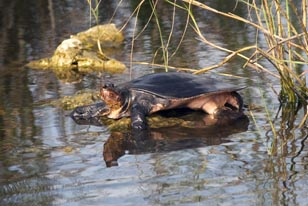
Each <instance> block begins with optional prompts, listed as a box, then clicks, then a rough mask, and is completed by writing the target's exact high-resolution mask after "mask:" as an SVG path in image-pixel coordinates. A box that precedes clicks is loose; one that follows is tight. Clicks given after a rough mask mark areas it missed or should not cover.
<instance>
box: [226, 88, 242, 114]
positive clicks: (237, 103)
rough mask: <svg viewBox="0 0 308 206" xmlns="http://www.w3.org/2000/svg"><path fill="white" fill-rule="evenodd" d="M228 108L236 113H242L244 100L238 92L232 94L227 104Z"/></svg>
mask: <svg viewBox="0 0 308 206" xmlns="http://www.w3.org/2000/svg"><path fill="white" fill-rule="evenodd" d="M225 106H226V107H228V108H230V109H232V110H234V111H239V112H240V111H242V109H243V98H242V97H241V95H239V93H237V92H231V94H230V96H229V98H228V99H227V101H226V104H225Z"/></svg>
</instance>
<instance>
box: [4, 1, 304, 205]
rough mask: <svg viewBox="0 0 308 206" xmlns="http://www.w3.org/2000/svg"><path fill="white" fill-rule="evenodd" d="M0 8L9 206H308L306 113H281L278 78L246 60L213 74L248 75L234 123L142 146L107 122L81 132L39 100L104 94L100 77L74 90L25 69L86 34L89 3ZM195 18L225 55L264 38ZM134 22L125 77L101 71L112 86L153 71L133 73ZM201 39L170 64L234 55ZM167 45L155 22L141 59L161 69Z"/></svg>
mask: <svg viewBox="0 0 308 206" xmlns="http://www.w3.org/2000/svg"><path fill="white" fill-rule="evenodd" d="M136 2H137V1H136ZM136 2H135V1H125V2H124V3H122V4H121V6H120V7H119V8H118V10H117V12H116V15H115V16H114V17H113V20H112V22H113V23H115V24H117V26H118V27H121V26H122V25H123V24H124V23H125V22H126V21H127V19H128V17H129V16H130V15H131V13H132V12H133V10H134V7H135V6H136V4H137V3H136ZM117 4H118V1H108V0H104V1H103V3H102V5H103V6H102V8H101V10H100V14H101V15H102V16H101V18H100V21H101V22H102V23H106V22H108V21H109V20H110V18H111V16H112V15H113V12H114V10H115V8H116V7H117ZM208 4H210V5H212V6H214V7H216V8H220V9H221V10H224V11H228V10H230V11H233V8H234V6H235V3H234V2H233V1H228V2H226V1H209V2H208ZM0 9H1V13H0V18H1V21H0V37H1V38H0V70H1V73H0V94H1V97H2V98H1V99H0V205H245V206H246V205H308V196H307V192H308V172H307V169H308V161H307V160H308V149H307V146H306V144H307V141H306V139H307V135H308V131H307V130H308V128H307V125H305V126H304V127H303V128H302V129H294V128H295V126H296V125H298V124H299V122H300V120H301V119H302V117H303V110H299V112H298V114H297V115H296V119H291V117H292V115H290V114H291V113H292V111H293V110H284V111H282V112H281V111H280V112H279V104H278V101H277V96H276V95H275V94H274V92H273V91H272V89H271V88H270V86H269V84H267V82H271V83H272V86H273V87H274V88H276V89H278V90H279V82H278V81H277V80H275V79H274V78H271V77H269V76H268V75H265V74H262V73H257V72H255V71H253V70H252V69H243V68H241V66H242V64H243V62H242V61H240V60H238V59H235V60H234V61H232V62H231V63H228V64H226V65H225V66H224V67H223V68H221V69H217V70H215V71H213V72H211V73H209V74H208V75H210V76H212V77H214V78H218V79H225V78H226V77H224V76H221V75H220V74H221V73H228V74H233V75H238V76H241V77H243V78H239V79H235V80H232V81H233V83H234V84H240V85H243V86H247V89H245V90H243V91H242V92H241V94H242V96H243V98H244V101H245V104H247V105H255V108H254V109H252V110H251V111H248V110H246V111H245V113H246V115H247V118H244V119H242V120H241V121H239V122H235V123H233V124H230V125H229V127H228V126H225V127H211V128H198V129H187V128H181V127H171V128H161V129H153V130H151V131H150V132H149V133H148V134H145V135H146V137H147V138H143V137H144V136H142V135H141V137H140V136H138V135H137V136H138V137H139V139H138V138H136V135H133V134H131V133H129V132H128V133H121V132H118V133H114V132H110V131H109V130H108V129H107V128H106V127H104V126H94V125H78V124H76V123H75V122H74V121H73V120H72V119H70V118H69V117H68V116H67V114H68V113H69V111H64V110H62V109H61V108H58V107H53V106H46V105H45V104H41V102H49V101H50V100H52V99H58V98H60V97H63V96H66V95H73V94H74V93H75V92H77V91H79V90H80V89H98V88H99V85H100V81H101V80H102V78H97V77H96V74H92V75H87V76H85V77H84V78H83V79H82V81H81V82H79V83H65V82H64V81H61V80H59V79H58V78H57V77H56V76H55V75H54V74H53V73H52V72H49V71H37V70H30V69H26V68H25V67H24V64H25V63H27V62H28V61H30V60H33V59H39V58H42V57H47V56H50V55H51V54H52V52H53V51H54V49H55V48H56V47H57V45H58V44H59V43H60V42H61V41H62V40H64V39H65V38H68V37H69V35H70V34H72V33H76V32H79V31H81V30H84V29H87V28H88V27H89V25H90V23H89V8H88V5H87V3H86V1H81V0H80V1H69V0H67V1H57V2H55V1H21V0H19V1H18V0H11V1H1V2H0ZM159 9H160V11H159V12H160V13H159V18H160V20H161V22H162V25H161V27H162V31H163V35H164V36H165V38H166V39H167V38H168V34H169V31H170V25H171V20H172V18H171V17H172V15H171V14H172V9H173V8H172V7H168V6H166V5H165V4H162V3H160V4H159ZM195 12H196V13H195V15H196V18H197V20H198V21H199V22H200V28H201V29H202V32H204V34H205V36H206V37H207V38H208V39H209V40H211V41H212V42H215V43H217V44H219V45H221V46H223V47H227V48H233V49H235V48H240V47H243V46H247V45H251V44H252V43H253V41H254V39H255V37H254V32H255V31H254V30H253V29H252V28H249V27H247V26H245V25H243V24H241V23H238V22H235V21H228V20H227V19H225V18H221V17H218V16H216V15H213V14H212V13H209V12H206V11H202V10H198V9H196V10H195ZM233 12H235V13H237V14H240V15H242V16H245V13H246V8H245V7H241V6H238V7H237V8H236V9H235V10H234V11H233ZM149 14H150V12H149V8H144V10H142V12H141V13H140V18H139V19H138V23H137V31H138V30H141V29H142V28H143V26H144V25H145V24H146V23H147V21H146V19H147V17H148V16H149ZM175 18H176V24H175V27H174V33H173V36H172V41H171V42H170V45H169V48H170V51H169V52H170V55H171V54H172V51H174V50H175V48H176V47H177V44H178V42H179V41H180V38H181V35H182V32H181V31H183V28H184V27H185V22H186V14H185V13H181V12H180V11H179V12H178V13H177V15H176V16H175ZM133 20H135V18H133ZM133 20H131V21H130V22H129V24H128V25H127V27H125V29H124V30H123V31H124V34H125V37H126V42H125V44H124V46H123V48H122V49H121V50H119V51H118V52H117V53H116V54H114V57H116V58H117V59H119V60H121V61H123V62H125V63H126V65H127V66H128V69H127V71H126V72H125V73H124V74H116V75H110V74H103V78H105V79H108V80H111V81H115V82H116V83H118V82H124V81H127V80H129V79H130V78H135V77H137V76H141V75H143V74H147V73H151V72H153V69H156V68H155V67H149V66H144V65H138V64H134V65H133V67H132V68H130V63H129V62H130V49H131V44H130V42H131V39H132V35H133V34H134V32H136V31H134V21H133ZM196 37H197V36H196V35H195V34H194V32H193V31H192V29H188V31H187V34H186V37H185V39H184V40H183V43H182V46H181V47H180V49H179V50H178V51H177V53H176V54H175V55H174V56H173V57H172V58H171V59H170V61H169V64H170V65H173V66H177V67H189V68H202V67H205V66H209V65H212V64H216V63H218V62H219V61H221V60H222V59H223V58H224V57H225V56H226V54H224V53H223V52H220V51H217V50H215V49H213V48H211V47H209V46H207V45H204V43H202V42H200V41H199V40H198V39H196ZM261 41H262V39H261ZM160 45H161V44H160V39H159V32H158V30H157V27H156V26H155V22H154V21H151V22H150V24H149V27H148V29H146V30H145V31H144V32H143V33H142V34H141V35H140V37H139V38H138V39H137V40H136V42H135V46H134V51H133V57H134V59H133V60H134V61H146V62H152V61H153V60H154V61H155V62H157V63H162V59H161V57H162V55H161V52H158V55H156V56H155V55H154V54H155V53H156V51H157V49H158V48H159V47H160ZM153 56H155V57H154V58H153ZM265 65H266V63H265ZM267 66H270V65H267ZM301 69H303V70H304V69H307V67H303V68H301ZM230 81H231V80H230ZM230 81H229V82H230ZM265 108H267V110H268V111H269V114H267V112H266V109H265ZM251 114H253V116H252V115H251ZM268 115H269V116H270V119H271V120H273V124H274V126H275V128H276V130H277V135H278V138H277V139H275V136H274V134H273V133H272V132H271V129H270V124H269V121H268V119H269V118H268ZM271 148H274V150H271ZM115 165H117V166H115ZM107 166H113V167H107Z"/></svg>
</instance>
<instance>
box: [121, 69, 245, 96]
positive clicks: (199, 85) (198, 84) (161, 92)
mask: <svg viewBox="0 0 308 206" xmlns="http://www.w3.org/2000/svg"><path fill="white" fill-rule="evenodd" d="M123 86H125V87H126V88H128V89H134V90H138V91H143V92H147V93H151V94H154V95H157V96H160V97H164V98H191V97H194V96H198V95H201V94H217V93H222V92H232V91H238V90H241V89H243V88H244V87H240V86H234V85H232V84H229V83H224V82H220V81H217V80H215V79H212V78H209V77H205V76H201V75H194V74H189V73H183V72H182V73H180V72H169V73H154V74H149V75H145V76H143V77H140V78H137V79H135V80H132V81H130V82H128V83H126V84H125V85H123Z"/></svg>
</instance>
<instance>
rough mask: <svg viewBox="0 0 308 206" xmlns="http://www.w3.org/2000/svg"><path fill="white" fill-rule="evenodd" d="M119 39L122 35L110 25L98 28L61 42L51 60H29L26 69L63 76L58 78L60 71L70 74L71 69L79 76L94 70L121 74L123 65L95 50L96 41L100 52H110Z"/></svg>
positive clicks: (117, 44) (123, 68) (117, 45)
mask: <svg viewBox="0 0 308 206" xmlns="http://www.w3.org/2000/svg"><path fill="white" fill-rule="evenodd" d="M123 40H124V37H123V34H122V33H121V32H120V31H119V30H118V29H117V28H116V27H115V25H114V24H107V25H98V26H95V27H93V28H90V29H89V30H87V31H84V32H80V33H78V34H76V35H72V36H71V38H70V39H66V40H64V41H63V42H62V43H61V44H60V45H59V46H58V47H57V49H56V50H55V52H54V54H53V56H52V57H50V58H43V59H39V60H36V61H31V62H29V63H28V64H27V67H30V68H34V69H51V70H54V71H55V72H56V73H57V76H58V77H60V78H61V77H62V76H67V75H61V74H60V73H61V72H63V73H65V72H68V71H70V72H71V71H72V70H73V71H74V72H75V73H79V74H86V73H92V72H97V71H98V72H103V71H107V72H110V73H122V72H123V71H124V70H125V69H126V66H125V65H124V64H123V63H122V62H120V61H118V60H116V59H112V58H109V57H108V56H107V55H106V54H105V53H102V52H101V51H99V50H98V48H97V42H99V43H100V45H101V47H102V50H103V51H104V48H106V51H108V53H112V49H113V48H118V47H120V45H121V44H122V42H123ZM70 75H71V74H70ZM77 76H78V75H77ZM78 77H80V76H78ZM65 79H66V78H65ZM67 79H69V78H67Z"/></svg>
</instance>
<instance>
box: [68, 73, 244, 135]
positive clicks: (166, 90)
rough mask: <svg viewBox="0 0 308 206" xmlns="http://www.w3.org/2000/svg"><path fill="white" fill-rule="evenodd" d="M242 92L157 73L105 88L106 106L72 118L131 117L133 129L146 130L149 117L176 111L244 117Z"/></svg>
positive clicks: (187, 76) (203, 80)
mask: <svg viewBox="0 0 308 206" xmlns="http://www.w3.org/2000/svg"><path fill="white" fill-rule="evenodd" d="M241 89H243V87H239V86H234V85H232V84H228V83H223V82H220V81H217V80H214V79H211V78H208V77H202V76H197V75H193V74H188V73H178V72H171V73H155V74H150V75H146V76H143V77H140V78H137V79H135V80H132V81H130V82H127V83H124V84H122V85H118V86H114V85H113V84H105V85H104V86H103V87H102V88H101V91H100V92H101V98H102V100H103V102H102V103H97V104H93V105H87V106H81V107H77V108H75V110H74V111H73V112H72V113H71V116H72V117H73V118H74V119H80V118H81V119H89V118H92V117H95V116H107V117H108V118H111V119H120V118H122V117H128V116H130V117H131V126H132V128H133V129H137V130H143V129H146V128H147V122H146V116H147V115H149V114H152V113H155V112H158V111H162V110H170V109H174V108H190V109H193V110H203V111H204V112H206V113H208V114H209V115H212V116H213V117H218V118H219V116H220V115H228V114H234V113H237V114H239V115H241V114H242V107H243V100H242V97H241V96H240V95H239V94H238V93H237V91H238V90H241ZM231 116H232V115H231ZM233 116H234V115H233ZM235 116H236V115H235Z"/></svg>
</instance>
